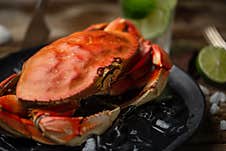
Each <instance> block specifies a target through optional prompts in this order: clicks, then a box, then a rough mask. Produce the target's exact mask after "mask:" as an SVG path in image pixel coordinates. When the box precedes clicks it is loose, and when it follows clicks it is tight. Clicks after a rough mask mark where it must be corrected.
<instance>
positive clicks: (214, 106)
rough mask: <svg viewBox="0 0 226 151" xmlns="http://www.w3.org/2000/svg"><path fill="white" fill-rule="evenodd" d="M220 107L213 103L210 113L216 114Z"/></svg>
mask: <svg viewBox="0 0 226 151" xmlns="http://www.w3.org/2000/svg"><path fill="white" fill-rule="evenodd" d="M219 109H220V107H219V106H218V105H217V103H213V104H212V105H211V107H210V113H211V114H216V113H217V112H218V111H219Z"/></svg>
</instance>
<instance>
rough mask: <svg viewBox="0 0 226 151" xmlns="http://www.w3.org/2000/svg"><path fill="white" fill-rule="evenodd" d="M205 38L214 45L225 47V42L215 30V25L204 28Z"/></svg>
mask: <svg viewBox="0 0 226 151" xmlns="http://www.w3.org/2000/svg"><path fill="white" fill-rule="evenodd" d="M204 33H205V34H204V35H205V38H206V39H207V40H208V41H209V42H210V43H211V44H212V45H214V46H217V47H223V48H225V49H226V42H225V41H224V39H223V38H222V36H221V35H220V33H219V32H218V31H217V29H216V27H214V26H209V27H207V28H206V29H205V30H204Z"/></svg>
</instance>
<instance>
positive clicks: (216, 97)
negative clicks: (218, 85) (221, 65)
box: [210, 91, 226, 104]
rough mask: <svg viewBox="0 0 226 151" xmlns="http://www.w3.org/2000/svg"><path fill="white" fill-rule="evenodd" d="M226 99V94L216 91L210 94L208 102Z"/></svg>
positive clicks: (218, 101)
mask: <svg viewBox="0 0 226 151" xmlns="http://www.w3.org/2000/svg"><path fill="white" fill-rule="evenodd" d="M225 101H226V96H225V94H224V93H223V92H220V91H217V92H215V93H214V94H213V95H211V96H210V103H216V104H218V103H220V102H225Z"/></svg>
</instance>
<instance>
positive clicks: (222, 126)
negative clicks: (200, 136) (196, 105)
mask: <svg viewBox="0 0 226 151" xmlns="http://www.w3.org/2000/svg"><path fill="white" fill-rule="evenodd" d="M220 129H221V130H226V121H225V120H221V121H220Z"/></svg>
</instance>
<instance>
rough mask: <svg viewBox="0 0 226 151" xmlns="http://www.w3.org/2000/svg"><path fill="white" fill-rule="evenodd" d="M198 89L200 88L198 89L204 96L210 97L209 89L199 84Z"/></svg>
mask: <svg viewBox="0 0 226 151" xmlns="http://www.w3.org/2000/svg"><path fill="white" fill-rule="evenodd" d="M199 87H200V89H201V90H202V92H203V93H204V94H205V95H210V91H209V89H208V88H207V87H205V86H203V85H201V84H199Z"/></svg>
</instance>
